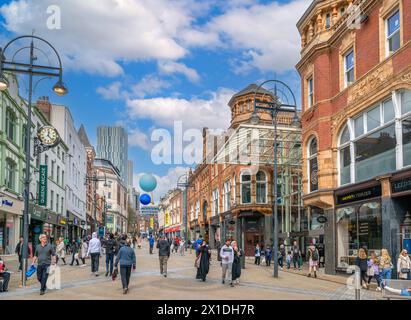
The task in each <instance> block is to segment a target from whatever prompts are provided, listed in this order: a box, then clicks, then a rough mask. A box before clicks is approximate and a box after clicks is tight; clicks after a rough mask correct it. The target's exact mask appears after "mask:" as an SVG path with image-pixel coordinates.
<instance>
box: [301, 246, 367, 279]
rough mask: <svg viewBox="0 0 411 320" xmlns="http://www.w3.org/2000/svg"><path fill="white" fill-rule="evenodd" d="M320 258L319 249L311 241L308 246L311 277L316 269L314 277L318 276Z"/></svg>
mask: <svg viewBox="0 0 411 320" xmlns="http://www.w3.org/2000/svg"><path fill="white" fill-rule="evenodd" d="M319 258H320V255H319V254H318V250H317V248H316V247H315V246H314V243H313V242H311V243H310V245H309V247H308V275H307V276H308V277H311V273H312V272H313V271H314V278H317V267H318V260H319ZM366 258H367V257H366ZM365 265H367V259H365ZM365 271H367V268H365Z"/></svg>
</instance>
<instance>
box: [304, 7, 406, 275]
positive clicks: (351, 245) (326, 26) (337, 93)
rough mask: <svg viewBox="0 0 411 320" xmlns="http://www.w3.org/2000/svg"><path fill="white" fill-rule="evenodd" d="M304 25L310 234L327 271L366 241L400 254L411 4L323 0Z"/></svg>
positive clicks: (350, 258) (341, 267)
mask: <svg viewBox="0 0 411 320" xmlns="http://www.w3.org/2000/svg"><path fill="white" fill-rule="evenodd" d="M297 27H298V30H299V32H300V35H301V60H300V62H299V63H298V65H297V69H298V71H299V73H300V75H301V79H302V80H301V89H302V97H303V99H302V101H303V103H302V105H303V114H302V128H303V161H304V163H303V168H304V170H303V192H304V196H303V199H304V206H305V207H306V208H307V216H308V221H309V229H310V230H309V232H310V236H311V237H312V238H315V237H321V239H325V259H326V272H327V273H334V272H336V271H338V270H344V269H346V268H347V266H348V265H350V264H353V261H354V258H355V256H356V254H357V250H358V249H359V248H360V247H365V248H366V249H367V250H368V251H369V252H372V251H375V252H376V253H377V254H378V253H379V252H380V250H381V248H387V249H388V250H389V251H390V254H391V255H392V256H393V257H396V256H397V255H398V254H399V252H400V250H401V248H403V247H407V246H410V245H411V244H410V242H409V241H408V240H406V239H405V238H407V237H411V236H410V234H409V231H407V228H408V227H407V226H404V219H405V214H406V212H407V211H411V0H367V1H352V0H343V1H342V0H339V1H337V0H335V1H324V0H315V1H313V2H312V4H311V5H310V7H309V8H308V9H307V10H306V12H305V13H304V15H303V16H302V17H301V19H300V20H299V22H298V24H297ZM320 215H325V216H326V217H327V219H328V220H327V222H326V223H325V224H319V223H318V222H317V217H318V216H320ZM393 261H396V259H393Z"/></svg>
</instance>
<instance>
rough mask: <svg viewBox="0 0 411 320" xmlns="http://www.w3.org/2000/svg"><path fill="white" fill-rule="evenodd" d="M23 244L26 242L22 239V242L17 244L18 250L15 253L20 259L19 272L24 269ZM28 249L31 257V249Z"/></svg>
mask: <svg viewBox="0 0 411 320" xmlns="http://www.w3.org/2000/svg"><path fill="white" fill-rule="evenodd" d="M23 242H24V238H23V237H20V241H19V243H18V244H17V246H16V250H15V253H16V254H17V255H18V257H19V271H21V270H22V269H23ZM27 249H28V251H27V254H28V256H29V257H30V256H31V250H30V247H28V248H27Z"/></svg>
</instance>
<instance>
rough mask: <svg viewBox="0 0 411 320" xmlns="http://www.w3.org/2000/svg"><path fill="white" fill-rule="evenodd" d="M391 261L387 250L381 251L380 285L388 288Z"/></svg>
mask: <svg viewBox="0 0 411 320" xmlns="http://www.w3.org/2000/svg"><path fill="white" fill-rule="evenodd" d="M392 269H393V265H392V261H391V257H390V255H389V253H388V250H387V249H381V258H380V271H381V273H380V274H381V283H383V284H384V286H389V285H390V284H389V283H390V280H391V274H392Z"/></svg>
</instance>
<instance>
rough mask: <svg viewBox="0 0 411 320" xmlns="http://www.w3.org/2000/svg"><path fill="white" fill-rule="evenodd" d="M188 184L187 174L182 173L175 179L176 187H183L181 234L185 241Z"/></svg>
mask: <svg viewBox="0 0 411 320" xmlns="http://www.w3.org/2000/svg"><path fill="white" fill-rule="evenodd" d="M189 186H190V183H189V182H188V174H186V173H185V174H183V175H181V176H180V177H178V179H177V188H183V228H184V229H183V236H184V241H187V188H188V187H189Z"/></svg>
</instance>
